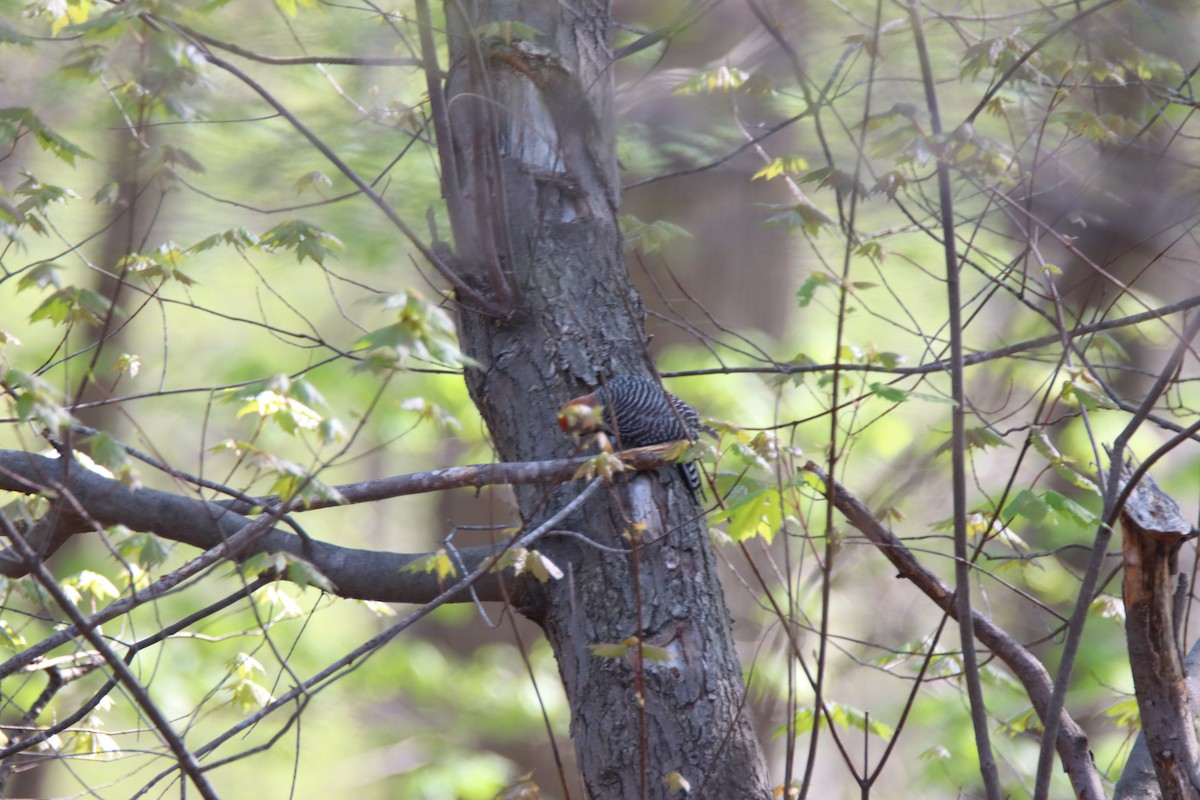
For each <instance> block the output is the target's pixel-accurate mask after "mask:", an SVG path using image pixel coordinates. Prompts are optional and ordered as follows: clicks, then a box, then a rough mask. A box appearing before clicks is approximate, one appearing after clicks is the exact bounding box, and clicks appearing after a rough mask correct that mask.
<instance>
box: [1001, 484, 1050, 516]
mask: <svg viewBox="0 0 1200 800" xmlns="http://www.w3.org/2000/svg"><path fill="white" fill-rule="evenodd" d="M1049 513H1050V507H1049V506H1048V505H1046V502H1045V501H1044V500H1042V498H1040V497H1038V496H1037V495H1036V494H1034V493H1033V492H1031V491H1029V490H1028V489H1022V490H1021V491H1019V492H1017V493H1016V495H1015V496H1013V498H1012V499H1011V500H1009V501H1008V504H1007V505H1006V506H1005V507H1004V516H1006V517H1016V516H1019V517H1024V518H1025V519H1027V520H1029V521H1030V522H1032V523H1033V524H1034V525H1037V524H1038V523H1040V522H1041V521H1042V520H1044V519H1045V518H1046V515H1047V514H1049Z"/></svg>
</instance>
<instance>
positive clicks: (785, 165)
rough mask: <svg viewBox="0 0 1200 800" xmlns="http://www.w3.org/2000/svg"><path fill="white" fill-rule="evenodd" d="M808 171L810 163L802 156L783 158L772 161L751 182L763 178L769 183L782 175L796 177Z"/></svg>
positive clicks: (751, 178)
mask: <svg viewBox="0 0 1200 800" xmlns="http://www.w3.org/2000/svg"><path fill="white" fill-rule="evenodd" d="M807 169H808V162H807V161H805V160H804V159H803V158H801V157H800V156H783V157H780V158H773V159H771V161H770V163H768V164H767V165H766V166H765V167H763V168H762V169H760V170H759V171H758V172H756V173H754V174H753V175H751V176H750V180H752V181H756V180H758V179H759V178H762V179H763V180H768V181H769V180H771V179H772V178H778V177H779V176H780V175H794V174H796V173H799V172H804V171H806V170H807Z"/></svg>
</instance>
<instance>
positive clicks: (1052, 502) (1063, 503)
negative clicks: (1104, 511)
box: [1043, 491, 1100, 528]
mask: <svg viewBox="0 0 1200 800" xmlns="http://www.w3.org/2000/svg"><path fill="white" fill-rule="evenodd" d="M1043 497H1044V498H1045V501H1046V505H1047V506H1049V507H1050V509H1051V510H1053V511H1054V513H1055V514H1057V515H1058V516H1060V517H1063V518H1065V519H1068V520H1070V521H1071V522H1074V523H1075V524H1076V525H1079V526H1081V527H1084V528H1092V527H1095V526H1096V525H1097V524H1099V522H1100V518H1099V517H1097V516H1096V515H1095V514H1093V513H1092V512H1091V511H1089V510H1088V509H1086V508H1084V507H1083V506H1081V505H1079V504H1078V503H1076V502H1075V501H1074V500H1072V499H1070V498H1069V497H1065V496H1063V495H1061V494H1059V493H1058V492H1055V491H1048V492H1046V493H1045V495H1043Z"/></svg>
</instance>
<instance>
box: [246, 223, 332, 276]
mask: <svg viewBox="0 0 1200 800" xmlns="http://www.w3.org/2000/svg"><path fill="white" fill-rule="evenodd" d="M258 244H259V247H261V248H262V249H263V250H266V251H268V252H272V251H275V250H294V251H295V252H296V258H297V259H298V260H300V261H304V259H306V258H308V259H311V260H313V261H315V262H316V263H317V264H319V265H321V266H324V265H325V259H326V258H328V257H329V255H330V254H331V253H332V252H333V250H334V249H337V250H341V249H343V248H344V247H345V245H343V244H342V242H341V240H339V239H338V238H337V237H336V236H334V235H333V234H331V233H328V232H326V231H324V230H322V229H320V228H318V227H317V226H316V225H312V224H310V223H308V222H305V221H303V220H298V219H296V220H288V221H287V222H281V223H279V224H278V225H276V226H275V227H274V228H271V230H269V231H267V232H266V233H264V234H263V236H262V239H261V240H260V241H259V243H258Z"/></svg>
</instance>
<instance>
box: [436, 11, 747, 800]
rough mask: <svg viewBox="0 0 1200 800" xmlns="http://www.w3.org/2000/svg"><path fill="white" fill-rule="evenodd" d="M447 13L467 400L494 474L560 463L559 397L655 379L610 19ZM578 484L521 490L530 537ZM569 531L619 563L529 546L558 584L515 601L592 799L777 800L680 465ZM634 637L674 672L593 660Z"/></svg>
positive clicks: (601, 15) (588, 551)
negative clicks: (552, 658) (625, 227)
mask: <svg viewBox="0 0 1200 800" xmlns="http://www.w3.org/2000/svg"><path fill="white" fill-rule="evenodd" d="M446 16H447V30H448V32H449V39H450V64H449V72H448V73H447V76H446V80H445V98H444V101H443V100H442V98H439V97H436V95H437V94H438V93H439V87H438V86H437V82H436V81H435V82H434V86H433V94H434V95H435V97H434V98H433V102H431V110H432V113H433V114H434V115H435V125H436V126H437V128H438V131H437V132H438V133H439V134H440V136H439V147H440V148H441V157H442V162H443V172H444V175H443V179H444V180H443V183H444V192H445V196H446V201H447V205H448V207H449V209H450V212H451V216H452V223H453V229H454V235H455V247H454V251H453V254H451V253H450V252H449V250H448V248H442V251H441V252H443V254H444V255H446V258H447V260H448V261H449V262H450V264H451V266H452V267H453V268H454V269H455V270H456V271H457V272H458V273H459V274H460V275H462V276H463V278H464V280H465V282H466V283H467V284H468V285H469V286H470V287H471V289H473V290H475V291H476V292H478V294H479V295H481V296H482V297H483V298H485V300H486V302H487V303H488V304H489V307H488V308H486V309H482V310H481V309H480V308H479V307H478V304H476V305H475V306H470V305H467V304H463V305H462V308H461V311H460V318H461V331H460V333H461V338H462V345H463V349H464V351H465V352H466V353H467V354H468V355H470V356H472V357H473V358H475V359H476V360H478V362H479V364H480V366H479V367H478V368H473V369H469V370H467V386H468V388H469V389H470V392H471V395H472V397H473V398H474V400H475V402H476V404H477V405H478V407H479V410H480V412H481V414H482V415H483V418H484V420H485V421H486V423H487V425H488V428H489V430H490V432H491V435H492V437H493V440H494V444H495V448H496V450H497V452H498V453H499V454H500V457H501V458H502V459H504V460H510V461H517V460H537V459H548V458H559V457H563V456H566V455H569V454H571V453H572V451H573V447H574V445H573V443H572V442H571V440H570V438H569V437H567V436H566V435H565V434H563V433H561V432H560V431H559V430H558V428H557V427H556V425H555V414H556V412H557V410H558V408H559V407H560V406H561V405H562V404H563V403H565V402H566V400H568V399H569V398H570V397H572V396H575V395H578V394H581V393H582V392H583V391H585V390H586V389H588V388H590V387H593V386H595V385H596V384H597V382H598V380H599V377H600V376H601V375H603V376H611V375H615V374H619V373H635V374H647V373H649V372H650V371H651V364H650V362H649V356H648V350H647V340H646V337H645V334H644V331H643V312H642V304H641V300H640V298H639V297H638V295H637V293H636V292H635V291H634V289H633V287H632V285H631V284H630V281H629V276H628V273H627V271H626V267H625V262H624V258H623V254H622V244H621V234H620V231H619V228H618V225H617V219H616V213H617V205H618V201H619V184H618V178H617V170H616V159H615V154H614V146H613V142H614V135H613V119H612V113H611V107H612V79H611V72H610V62H611V56H612V51H611V46H610V38H609V37H610V27H611V19H610V8H609V5H608V3H605V2H595V1H585V2H579V3H553V2H544V0H536V1H535V0H531V1H530V2H494V3H491V2H482V1H481V2H467V1H464V2H451V3H447V4H446ZM506 21H507V22H517V23H520V24H519V25H505V24H498V23H500V22H506ZM462 296H463V295H462V293H460V298H461V297H462ZM582 485H583V484H581V483H572V484H565V485H562V486H559V487H555V488H546V487H522V488H519V489H518V490H517V497H518V504H519V507H520V513H521V515H522V517H523V518H524V519H525V521H526V522H527V523H534V522H536V521H537V520H538V519H539V518H545V517H547V516H549V515H550V514H552V513H554V512H555V511H556V510H557V509H560V508H561V507H562V506H563V504H565V503H567V502H568V501H569V500H570V499H571V498H572V497H574V496H575V495H576V494H577V493H578V492H579V491H580V490H581V486H582ZM563 527H568V528H570V529H571V530H573V531H574V532H576V533H578V534H581V535H582V536H584V537H587V539H590V540H592V541H594V542H597V543H599V544H601V545H603V546H605V547H607V548H618V549H619V550H620V551H622V552H612V551H611V550H602V549H599V548H596V547H591V546H589V545H587V544H586V543H582V542H581V541H580V540H579V539H578V538H574V537H556V538H555V539H553V540H551V541H547V542H545V543H544V544H543V545H542V546H540V549H541V550H542V551H543V552H545V553H546V554H547V555H548V556H549V557H550V558H552V559H553V560H554V561H555V562H556V563H557V564H558V565H559V566H560V567H561V568H562V569H563V570H564V571H565V572H566V576H565V577H564V578H562V579H561V580H557V581H551V582H549V583H547V584H544V585H539V584H535V583H532V582H526V583H525V584H522V585H521V586H519V587H518V590H517V594H516V596H515V602H516V604H517V605H518V607H519V608H520V610H521V611H522V612H523V613H525V614H526V615H527V616H529V617H530V618H531V619H534V620H535V621H537V622H538V623H539V624H540V625H541V626H542V628H543V629H544V630H545V632H546V635H547V637H548V638H549V641H550V642H551V644H552V646H553V648H554V651H555V653H556V655H557V658H558V664H559V669H560V672H561V674H562V679H563V683H564V685H565V687H566V692H567V696H568V697H569V699H570V703H571V712H572V728H571V735H572V737H573V740H574V742H575V748H576V753H577V757H578V760H579V766H580V771H581V772H582V774H583V778H584V782H585V784H586V787H587V790H588V792H589V794H590V796H591V797H594V798H635V797H663V798H666V797H680V796H683V795H681V793H680V791H679V790H678V789H676V788H672V787H671V786H670V785H668V783H664V778H666V777H667V776H669V775H671V774H672V773H678V775H679V776H681V777H682V778H683V780H684V781H686V782H687V784H688V785H690V787H691V792H692V794H691V796H693V797H697V796H698V797H720V798H768V797H770V795H771V791H770V783H769V779H768V776H767V772H766V768H765V765H764V761H763V757H762V753H761V749H760V746H759V743H758V740H757V738H756V736H755V734H754V731H753V730H752V726H751V725H750V722H749V720H748V709H747V708H746V696H745V688H744V685H743V680H742V673H741V668H740V665H739V662H738V659H737V653H736V651H735V649H734V645H733V639H732V636H731V631H730V620H729V613H728V611H727V609H726V607H725V603H724V597H723V594H722V591H721V587H720V584H719V583H718V579H717V565H716V560H715V557H714V553H713V550H712V545H711V542H710V540H709V536H708V530H707V527H706V525H705V521H704V518H703V516H702V515H701V514H700V510H699V508H698V507H697V506H696V504H695V502H694V501H693V500H692V499H691V497H690V496H689V494H688V492H687V490H686V488H685V487H684V486H683V484H682V482H681V481H680V480H679V478H678V474H677V470H675V469H672V468H667V469H662V470H659V471H658V472H657V473H649V474H643V475H641V476H638V477H635V478H630V479H627V480H626V479H621V478H620V477H619V478H618V480H617V481H616V482H615V483H614V486H613V487H612V489H611V490H603V491H601V492H598V493H597V494H596V495H595V496H594V497H593V498H592V499H591V501H590V502H589V503H587V504H586V505H585V506H583V507H582V509H581V510H580V511H579V512H578V513H577V514H575V516H574V517H573V518H572V519H570V520H569V521H567V522H566V523H565V524H564V526H563ZM631 533H632V534H633V535H632V536H630V535H627V534H631ZM639 638H640V639H641V640H642V641H644V643H645V644H647V645H654V646H656V647H659V648H663V649H664V650H665V651H666V654H667V658H666V660H661V661H651V660H647V659H642V658H639V657H638V652H639V650H638V646H637V645H634V646H631V647H630V648H629V649H628V651H627V652H626V654H625V655H623V656H618V657H612V656H608V657H602V656H598V655H595V654H594V653H593V652H592V651H591V650H590V649H589V646H590V645H596V644H618V643H621V642H628V641H634V642H636V641H637V640H638V639H639Z"/></svg>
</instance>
